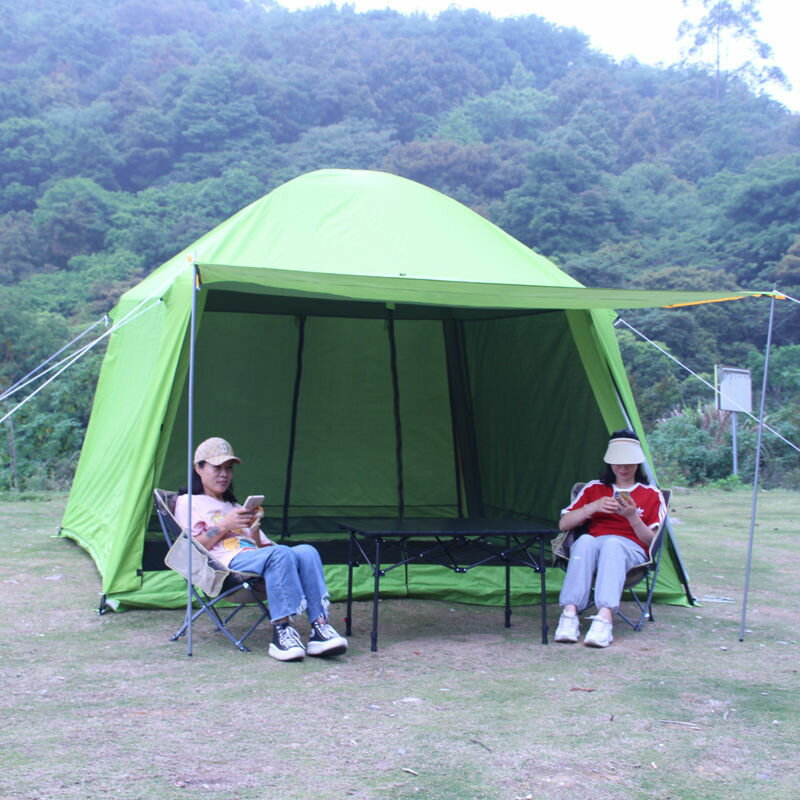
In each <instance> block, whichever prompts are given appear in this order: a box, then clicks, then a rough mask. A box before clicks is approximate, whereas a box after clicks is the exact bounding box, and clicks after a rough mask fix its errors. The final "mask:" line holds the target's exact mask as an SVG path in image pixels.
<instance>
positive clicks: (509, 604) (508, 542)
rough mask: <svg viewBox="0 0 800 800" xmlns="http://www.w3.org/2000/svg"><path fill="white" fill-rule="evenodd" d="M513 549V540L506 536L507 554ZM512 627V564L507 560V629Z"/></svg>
mask: <svg viewBox="0 0 800 800" xmlns="http://www.w3.org/2000/svg"><path fill="white" fill-rule="evenodd" d="M510 548H511V538H510V537H509V536H506V552H508V551H509V550H510ZM510 627H511V562H510V561H508V560H507V559H506V628H510Z"/></svg>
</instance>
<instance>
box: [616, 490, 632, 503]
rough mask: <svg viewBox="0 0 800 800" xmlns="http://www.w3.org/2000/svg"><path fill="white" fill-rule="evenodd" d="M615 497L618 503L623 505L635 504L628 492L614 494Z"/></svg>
mask: <svg viewBox="0 0 800 800" xmlns="http://www.w3.org/2000/svg"><path fill="white" fill-rule="evenodd" d="M614 497H615V499H616V500H617V501H618V502H619V501H621V502H623V503H632V502H633V499H632V498H631V496H630V494H628V492H614Z"/></svg>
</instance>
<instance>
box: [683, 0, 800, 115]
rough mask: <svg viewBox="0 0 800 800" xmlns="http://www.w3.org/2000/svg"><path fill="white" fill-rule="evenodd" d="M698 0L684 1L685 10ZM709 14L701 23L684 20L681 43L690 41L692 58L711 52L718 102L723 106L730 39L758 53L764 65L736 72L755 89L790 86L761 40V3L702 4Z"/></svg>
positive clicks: (709, 0)
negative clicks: (726, 50)
mask: <svg viewBox="0 0 800 800" xmlns="http://www.w3.org/2000/svg"><path fill="white" fill-rule="evenodd" d="M696 2H697V0H683V5H684V7H686V6H690V5H693V4H694V3H696ZM699 2H700V3H701V4H702V6H703V8H704V9H705V11H706V13H705V14H704V15H703V16H702V17H701V18H700V20H699V21H697V22H690V21H689V20H684V21H683V22H681V24H680V25H679V27H678V39H688V40H689V41H690V46H689V54H690V55H694V54H696V53H701V52H703V51H705V50H707V49H709V48H710V49H711V52H712V57H713V66H714V74H715V76H716V82H715V99H716V101H717V102H718V103H719V101H720V100H721V98H722V94H723V89H724V85H723V84H724V72H725V70H723V52H724V46H725V42H726V40H727V39H728V38H731V39H736V40H742V41H743V42H744V43H745V44H746V46H747V48H748V49H749V50H750V51H751V52H753V53H754V55H755V56H756V58H757V59H758V61H759V62H760V65H758V66H757V65H755V64H753V63H752V62H751V61H746V62H745V63H743V64H740V66H739V67H738V68H737V69H736V70H734V71H735V72H736V73H737V74H739V75H741V76H743V77H744V78H745V79H746V80H749V81H750V82H751V83H753V84H754V85H755V86H759V87H763V86H765V85H766V84H769V83H777V84H779V85H781V86H786V87H788V86H789V81H788V80H787V78H786V75H785V74H784V73H783V70H781V69H780V67H778V66H776V65H775V64H772V63H770V59H771V58H772V48H771V47H770V46H769V45H768V44H767V43H766V42H764V41H763V40H761V39H759V37H758V32H757V30H756V26H757V24H758V23H759V22H761V14H760V13H759V10H758V0H741V1H740V2H739V3H734V2H730V0H699Z"/></svg>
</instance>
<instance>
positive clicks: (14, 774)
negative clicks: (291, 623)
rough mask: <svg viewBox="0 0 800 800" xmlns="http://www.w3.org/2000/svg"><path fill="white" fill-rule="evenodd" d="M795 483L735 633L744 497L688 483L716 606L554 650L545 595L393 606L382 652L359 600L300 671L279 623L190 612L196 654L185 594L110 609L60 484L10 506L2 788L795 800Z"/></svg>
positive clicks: (384, 617) (130, 796)
mask: <svg viewBox="0 0 800 800" xmlns="http://www.w3.org/2000/svg"><path fill="white" fill-rule="evenodd" d="M799 498H800V494H797V493H791V492H786V491H773V492H765V493H762V494H761V496H760V499H759V515H758V526H757V528H756V539H755V552H754V562H753V573H752V577H751V584H750V599H749V610H748V618H747V622H748V624H747V628H748V630H747V633H746V635H745V639H744V641H743V642H740V641H739V621H740V615H741V601H742V590H743V584H744V564H745V556H746V550H747V538H748V532H749V512H750V502H751V495H750V493H749V492H747V491H741V490H740V491H735V492H723V491H710V490H705V491H678V492H676V493H675V494H674V496H673V503H672V509H673V516H674V520H675V531H676V534H677V536H678V540H679V543H680V547H681V552H682V555H683V558H684V561H685V562H686V565H687V568H688V570H689V574H690V578H691V585H692V589H693V592H694V594H695V595H696V596H697V597H698V598H706V600H705V601H704V602H703V603H702V605H701V606H699V607H696V608H681V607H673V606H656V608H655V614H656V621H655V622H654V623H647V624H646V626H645V628H644V630H643V631H642V632H640V633H635V632H633V631H632V630H630V629H628V628H626V627H625V626H623V625H621V624H618V625H616V626H615V642H614V644H613V645H612V646H611V647H610V648H608V650H592V649H590V648H586V647H583V646H581V645H556V644H550V645H548V646H543V645H541V644H540V643H539V642H538V639H537V635H536V634H537V615H538V607H523V608H519V609H516V610H515V613H514V625H513V626H512V628H511V629H509V630H506V629H504V628H503V627H502V611H501V610H500V609H496V608H485V607H475V606H467V605H458V606H453V605H452V604H446V603H438V602H434V601H416V600H411V601H409V600H388V601H384V602H383V607H382V610H381V631H382V633H381V649H380V651H379V652H378V653H370V652H369V632H368V605H367V604H364V603H359V604H357V607H356V611H355V614H354V617H355V619H356V625H355V629H354V634H353V636H352V637H351V641H350V644H351V648H350V652H349V653H348V654H347V656H345V657H343V658H340V659H336V660H331V661H327V662H325V661H317V660H313V659H307V660H306V661H305V662H303V663H299V664H279V663H277V662H275V661H273V660H272V659H270V658H268V657H267V656H266V653H265V649H266V645H267V642H268V637H269V630H268V627H262V629H259V631H257V632H256V634H254V636H253V638H252V639H251V642H253V647H254V652H252V653H240V652H238V651H236V650H235V649H234V648H232V647H231V646H230V645H229V644H228V643H227V642H226V641H225V640H223V639H222V638H221V637H220V636H219V635H218V634H212V633H210V632H209V629H208V626H207V625H205V624H203V625H201V624H199V623H198V625H197V626H196V627H195V642H194V652H195V654H194V656H193V657H192V658H187V656H186V654H185V653H186V648H185V645H184V644H182V643H171V642H169V641H168V636H169V634H170V633H172V631H173V630H174V629H175V628H176V627H177V625H178V623H179V621H180V618H181V615H182V612H181V611H132V612H127V613H124V614H108V615H105V616H102V617H101V616H98V615H97V613H96V612H95V609H96V607H97V604H98V591H99V580H98V576H97V573H96V571H95V568H94V565H93V563H92V561H91V559H90V558H89V557H88V555H87V554H86V553H84V552H83V551H82V550H81V549H80V548H78V547H77V546H76V545H74V544H73V543H71V542H69V541H66V540H62V539H57V538H53V537H54V534H55V531H56V528H57V526H58V524H59V521H60V516H61V511H62V509H63V505H64V498H63V497H62V496H52V497H49V498H43V499H39V500H36V501H29V502H0V513H2V516H3V518H4V519H5V520H6V524H5V526H4V531H3V543H4V550H5V554H4V555H5V557H4V558H3V560H2V564H0V593H1V594H0V598H1V599H2V604H1V605H0V607H1V608H2V612H0V613H2V631H3V634H4V635H3V637H2V642H0V664H1V665H2V675H3V680H4V683H5V691H3V693H2V699H0V715H1V718H2V726H0V748H2V749H1V750H0V755H1V756H2V758H1V759H0V760H1V761H2V769H0V798H25V799H26V800H33V799H34V798H36V800H40V799H41V800H45V798H47V799H48V800H52V799H58V800H72V799H73V798H74V799H75V800H78V798H80V799H81V800H86V799H87V798H88V799H89V800H93V799H94V798H124V799H125V800H156V799H158V800H173V799H178V798H181V799H182V798H212V799H213V800H234V798H235V799H236V800H272V798H281V799H282V800H301V798H317V799H318V800H342V799H343V798H355V799H356V800H378V798H381V800H383V798H387V799H388V798H391V799H392V800H395V799H396V800H405V799H406V798H426V799H430V800H522V799H523V798H527V799H529V800H540V799H541V800H583V799H584V798H593V800H611V799H612V798H614V799H615V800H616V799H617V798H619V799H620V800H622V799H623V798H624V799H625V800H630V799H631V798H653V799H655V800H695V799H697V800H700V798H709V799H710V798H713V799H714V800H719V798H725V800H751V799H752V800H755V799H756V798H758V800H762V798H765V797H768V798H778V799H783V798H786V800H789V799H791V798H798V797H800V777H798V774H797V767H796V762H795V760H794V759H795V757H796V749H797V745H796V743H797V741H798V740H800V715H799V714H798V710H799V706H800V702H799V701H798V688H799V686H798V672H797V670H798V641H797V640H798V636H797V628H796V627H795V626H796V621H795V617H794V608H795V606H796V600H795V597H796V594H797V589H796V585H795V580H794V579H795V577H796V576H797V575H798V574H800V569H799V568H800V554H799V553H798V545H799V544H800V521H798V519H797V515H796V514H795V513H794V509H795V507H796V505H797V504H798V499H799ZM784 598H789V601H788V603H787V602H786V601H784ZM726 599H727V600H730V601H732V602H725V600H726ZM342 614H343V610H342V609H341V608H340V607H334V617H333V621H334V623H336V624H337V625H339V623H340V622H341V618H342ZM556 617H557V609H556V608H555V606H552V607H551V608H550V620H551V626H554V625H555V620H556ZM551 630H552V627H551Z"/></svg>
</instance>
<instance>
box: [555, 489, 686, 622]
mask: <svg viewBox="0 0 800 800" xmlns="http://www.w3.org/2000/svg"><path fill="white" fill-rule="evenodd" d="M585 485H586V484H585V483H575V484H573V486H572V491H571V493H570V497H571V500H570V502H574V501H575V498H576V497H577V496H578V492H580V490H581V489H582V488H583V487H584V486H585ZM661 494H662V495H663V497H664V505H665V506H666V509H667V513H666V514H665V515H664V520H663V522H662V523H661V525H660V526H659V528H658V530H657V531H656V533H655V536H653V539H652V541H651V542H650V546H649V548H648V556H649V558H648V560H647V561H643V562H642V563H641V564H636V565H635V566H633V567H631V568H630V569H629V570H628V573H627V575H626V576H625V583H624V585H623V587H622V591H623V593H624V592H626V591H627V592H628V593H629V594H630V596H631V599H632V600H633V602H634V603H636V605H637V607H638V609H639V617H638V619H634V618H631V617H629V616H628V615H627V614H625V612H624V611H622V609H621V608H618V609H617V612H616V613H617V615H618V616H619V617H620V618H621V619H622V620H624V621H625V622H627V623H628V625H630V626H631V627H632V628H633V629H634V630H635V631H639V630H641V629H642V625H643V624H644V621H645V620H646V619H649V620H650V622H654V621H655V617H654V616H653V592H654V591H655V588H656V581H657V580H658V571H659V568H660V566H661V551H662V548H663V544H664V536H665V534H666V529H667V518H668V517H669V502H670V499H671V497H672V492H671V491H670V490H669V489H662V490H661ZM583 532H584V530H583V526H581V527H579V528H573V533H574V534H575V536H576V538H577V536H580V535H581V534H582V533H583ZM567 561H568V558H566V559H565V558H563V557H561V556H559V562H560V563H561V566H562V567H563V568H564V569H566V563H567ZM642 581H644V582H645V594H644V595H643V597H640V596H639V594H637V592H636V587H637V586H638V585H639V584H640V583H641V582H642ZM584 610H585V609H580V611H581V613H582V612H583V611H584Z"/></svg>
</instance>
